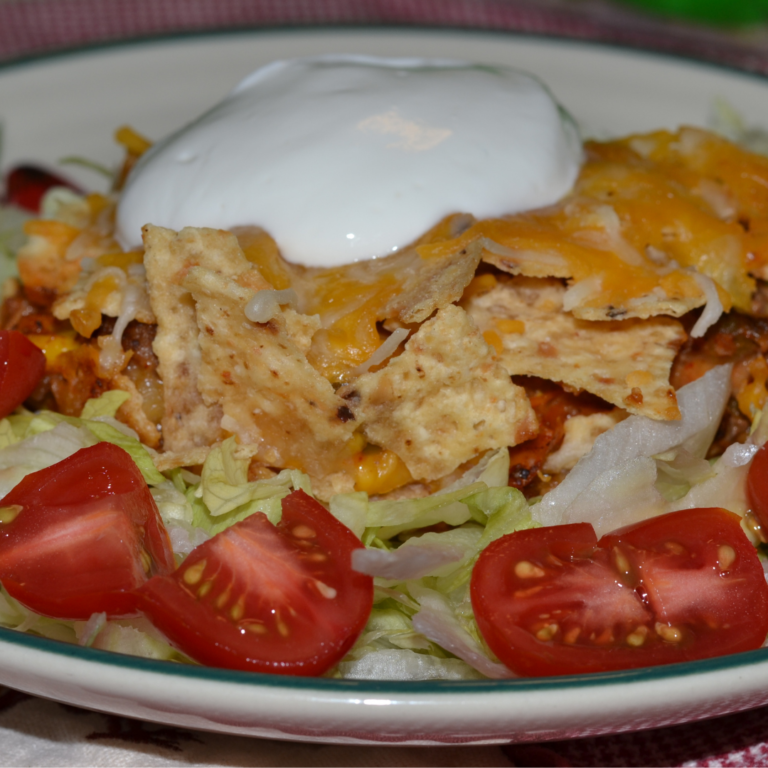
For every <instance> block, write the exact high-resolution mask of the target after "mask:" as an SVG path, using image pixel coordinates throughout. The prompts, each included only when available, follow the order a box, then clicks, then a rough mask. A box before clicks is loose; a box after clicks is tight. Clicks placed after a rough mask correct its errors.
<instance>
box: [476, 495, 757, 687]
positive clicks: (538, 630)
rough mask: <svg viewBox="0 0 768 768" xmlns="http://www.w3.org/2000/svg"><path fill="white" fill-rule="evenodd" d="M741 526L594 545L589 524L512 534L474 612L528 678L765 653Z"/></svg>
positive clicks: (482, 573) (675, 525)
mask: <svg viewBox="0 0 768 768" xmlns="http://www.w3.org/2000/svg"><path fill="white" fill-rule="evenodd" d="M740 523H741V521H740V519H739V517H738V515H735V514H733V513H732V512H728V511H726V510H724V509H685V510H681V511H678V512H671V513H669V514H667V515H661V516H659V517H654V518H650V519H649V520H643V521H642V522H639V523H635V524H634V525H631V526H628V527H627V528H623V529H621V530H619V531H615V532H613V533H610V534H607V535H605V536H602V537H601V538H600V540H599V541H598V539H597V537H596V536H595V533H594V529H593V528H592V527H591V526H590V525H588V524H587V523H571V524H570V525H557V526H550V527H545V528H533V529H530V530H527V531H518V532H517V533H512V534H509V535H508V536H505V537H503V538H501V539H499V540H497V541H495V542H493V543H492V544H490V545H489V546H488V547H487V548H486V549H484V550H483V552H482V554H481V555H480V557H479V558H478V561H477V564H476V565H475V568H474V571H473V574H472V605H473V607H474V610H475V616H476V618H477V621H478V625H479V627H480V630H481V632H482V634H483V637H484V638H485V640H486V641H487V642H488V645H489V646H490V647H491V649H492V650H493V651H494V652H495V653H496V655H497V656H498V657H499V658H500V659H502V660H503V661H504V663H505V664H506V665H507V666H508V667H509V668H510V669H512V670H514V671H516V672H518V673H519V674H522V675H553V674H561V675H567V674H580V673H584V672H603V671H609V670H614V669H628V668H632V667H645V666H652V665H655V664H664V663H670V662H674V661H687V660H695V659H702V658H707V657H709V656H720V655H723V654H725V653H736V652H738V651H743V650H750V649H753V648H757V647H760V646H761V645H762V643H763V642H764V640H765V636H766V633H768V584H766V580H765V573H764V571H763V568H762V566H761V565H760V562H759V560H758V559H757V558H756V557H755V554H754V547H753V545H752V543H751V542H750V541H749V539H747V537H746V535H745V534H744V532H743V531H742V530H741V524H740Z"/></svg>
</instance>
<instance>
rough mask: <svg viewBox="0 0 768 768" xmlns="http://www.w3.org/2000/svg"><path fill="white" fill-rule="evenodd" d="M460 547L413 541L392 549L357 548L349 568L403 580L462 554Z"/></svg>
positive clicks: (424, 573)
mask: <svg viewBox="0 0 768 768" xmlns="http://www.w3.org/2000/svg"><path fill="white" fill-rule="evenodd" d="M464 554H465V553H464V549H463V548H462V547H440V548H437V547H434V546H433V547H429V546H419V545H417V544H414V545H413V546H410V547H400V548H399V549H396V550H394V551H392V552H389V551H387V550H384V549H356V550H354V552H352V568H353V569H354V570H356V571H358V572H360V573H365V574H368V575H369V576H379V577H381V578H384V579H395V580H397V581H406V580H408V579H420V578H422V577H423V576H427V575H429V574H431V573H432V572H433V571H434V570H435V569H437V568H439V567H440V566H442V565H447V564H448V563H455V562H458V561H459V560H461V559H462V558H463V557H464Z"/></svg>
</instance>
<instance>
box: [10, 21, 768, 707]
mask: <svg viewBox="0 0 768 768" xmlns="http://www.w3.org/2000/svg"><path fill="white" fill-rule="evenodd" d="M276 33H277V34H285V35H290V36H294V35H295V36H303V35H322V34H347V33H349V34H351V35H354V34H361V33H362V34H377V35H382V36H383V35H401V34H403V33H405V34H414V35H423V34H429V35H435V36H441V37H450V36H460V37H462V38H466V37H468V36H469V37H472V36H474V37H478V38H481V37H492V38H494V39H498V40H503V39H510V40H516V41H521V42H533V43H542V44H545V45H567V46H571V47H574V48H578V49H583V50H592V51H595V50H596V51H601V52H606V53H611V54H615V55H620V56H630V57H632V56H634V57H638V56H639V57H644V58H649V59H653V60H656V61H662V62H665V63H668V64H669V65H678V64H679V65H694V66H695V67H696V68H704V69H711V70H713V71H717V72H720V73H731V74H734V75H737V76H738V77H740V78H748V79H750V80H753V81H757V82H760V83H761V84H763V85H768V74H763V73H760V72H755V71H752V70H747V69H743V68H740V67H738V66H735V65H731V64H718V63H717V62H712V61H710V60H707V59H702V58H699V57H696V56H692V55H689V54H678V53H674V52H669V51H665V50H658V49H652V48H646V47H643V46H631V45H625V44H620V43H613V42H611V41H604V40H585V39H582V38H572V37H566V36H561V35H556V34H549V33H547V34H544V33H530V32H524V31H519V30H499V29H480V28H478V29H469V30H463V29H458V28H453V27H434V26H414V25H402V26H401V25H382V26H370V25H333V24H328V25H307V26H303V25H302V26H295V25H289V26H285V25H275V26H258V27H235V28H226V29H216V30H211V31H204V32H201V31H192V32H178V33H169V34H160V35H153V36H150V37H147V36H142V37H136V38H125V39H120V40H111V41H104V42H99V43H92V44H86V45H78V46H75V47H71V48H67V49H62V50H56V51H48V52H43V53H37V54H33V55H30V56H26V57H22V58H15V59H11V60H8V61H0V77H3V76H5V75H6V74H13V73H15V72H17V71H23V69H25V68H27V67H34V66H39V65H46V64H55V63H57V62H58V61H61V60H73V59H76V58H83V59H85V58H88V57H89V56H91V55H99V54H107V55H108V54H109V53H111V52H117V51H130V50H138V49H141V48H144V47H163V46H167V45H175V44H177V43H179V44H184V43H196V42H205V41H209V40H215V39H217V38H218V39H225V38H232V37H242V38H245V37H258V36H261V35H274V34H276ZM6 644H10V645H12V646H14V647H17V648H23V649H25V650H27V651H31V652H33V653H39V654H54V655H56V656H60V657H69V658H73V659H77V660H79V661H84V662H91V663H96V664H99V665H104V666H107V667H113V666H114V667H120V668H121V669H123V670H124V671H130V670H135V671H141V672H142V673H144V672H148V673H159V674H161V675H162V676H172V677H182V678H186V679H187V680H200V681H201V682H202V681H206V682H207V683H224V684H227V685H238V686H248V687H253V688H267V689H273V690H276V691H278V692H288V691H296V692H298V693H306V694H311V693H322V694H324V695H325V696H328V695H332V694H334V693H338V694H339V696H345V697H347V699H346V700H349V698H348V697H349V694H362V693H371V694H391V695H395V696H399V697H400V699H401V700H405V701H404V702H403V703H407V698H408V697H409V695H410V696H413V697H414V698H415V697H424V696H427V695H428V696H431V697H444V696H449V695H456V694H461V695H462V696H464V697H467V696H472V697H473V698H474V697H477V696H487V695H488V694H503V695H508V696H518V697H519V696H521V695H526V694H531V693H544V694H546V693H550V692H552V691H560V690H563V689H570V690H574V689H582V690H585V691H586V690H587V689H589V690H593V689H596V688H603V687H610V686H614V685H634V684H649V683H654V682H661V681H670V680H679V679H683V678H688V677H690V676H696V677H700V676H703V675H708V674H715V675H716V674H718V673H722V672H731V671H736V670H748V669H754V668H755V667H756V666H761V667H762V666H766V672H767V677H768V648H761V649H758V650H754V651H748V652H742V653H738V654H730V655H727V656H719V657H714V658H711V659H705V660H700V661H692V662H678V663H674V664H669V665H664V666H659V667H646V668H638V669H633V670H620V671H617V672H603V673H591V674H585V675H572V676H558V677H549V678H513V679H504V680H476V681H447V680H425V681H395V680H344V679H335V678H322V677H321V678H312V677H308V678H304V677H290V676H283V675H269V674H263V673H256V672H240V671H235V670H226V669H219V668H212V667H202V666H197V665H186V664H179V663H174V662H169V661H163V660H156V659H147V658H143V657H138V656H129V655H126V654H121V653H116V652H113V651H104V650H100V649H94V648H88V647H82V646H78V645H73V644H70V643H66V642H64V641H58V640H54V639H50V638H46V637H42V636H37V635H29V634H22V633H20V632H18V631H17V630H14V629H9V628H5V627H0V646H2V645H6ZM392 703H397V702H392Z"/></svg>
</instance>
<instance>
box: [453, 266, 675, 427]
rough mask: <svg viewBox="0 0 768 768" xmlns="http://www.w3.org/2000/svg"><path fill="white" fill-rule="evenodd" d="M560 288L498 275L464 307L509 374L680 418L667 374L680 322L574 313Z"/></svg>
mask: <svg viewBox="0 0 768 768" xmlns="http://www.w3.org/2000/svg"><path fill="white" fill-rule="evenodd" d="M565 293H566V288H565V287H564V286H563V285H562V283H561V282H560V281H558V280H538V279H533V278H523V277H518V278H502V279H500V280H499V281H498V283H497V285H496V287H495V288H493V289H492V290H490V291H488V292H487V293H484V294H479V295H474V296H471V297H470V298H469V299H468V301H467V302H466V304H465V306H466V309H467V312H468V313H469V314H470V316H471V317H472V318H473V319H474V321H475V322H476V323H477V325H478V327H479V328H480V329H481V330H482V331H483V333H484V335H485V338H486V339H490V340H491V341H496V340H498V343H497V344H496V346H497V353H498V356H499V361H500V363H501V364H502V365H503V366H504V368H506V370H507V371H509V373H510V374H512V375H525V376H539V377H541V378H544V379H549V380H550V381H557V382H561V383H563V384H564V385H566V386H569V387H573V388H575V389H578V390H586V391H587V392H591V393H592V394H595V395H598V396H599V397H601V398H603V400H606V401H608V402H609V403H613V404H614V405H617V406H619V407H620V408H624V409H625V410H627V411H629V412H630V413H636V414H639V415H642V416H649V417H650V418H652V419H664V420H668V419H679V418H680V411H679V409H678V407H677V398H676V397H675V392H674V389H673V388H672V386H671V385H670V383H669V373H670V369H671V367H672V361H673V360H674V358H675V354H676V353H677V350H678V349H679V348H680V345H681V344H682V343H683V341H684V340H685V338H686V333H685V331H684V329H683V327H682V325H681V324H680V323H679V322H677V321H676V320H673V319H672V318H667V317H654V318H650V319H648V320H614V321H601V322H589V321H585V320H578V319H576V318H575V317H573V315H571V314H570V313H569V312H565V311H563V297H564V296H565Z"/></svg>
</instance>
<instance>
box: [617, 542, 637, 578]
mask: <svg viewBox="0 0 768 768" xmlns="http://www.w3.org/2000/svg"><path fill="white" fill-rule="evenodd" d="M613 562H614V565H615V566H616V570H617V571H618V572H619V573H621V574H623V575H624V576H629V574H630V572H631V571H632V568H631V566H630V564H629V560H627V558H626V557H624V554H623V553H622V551H621V550H620V549H619V548H618V547H614V548H613Z"/></svg>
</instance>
